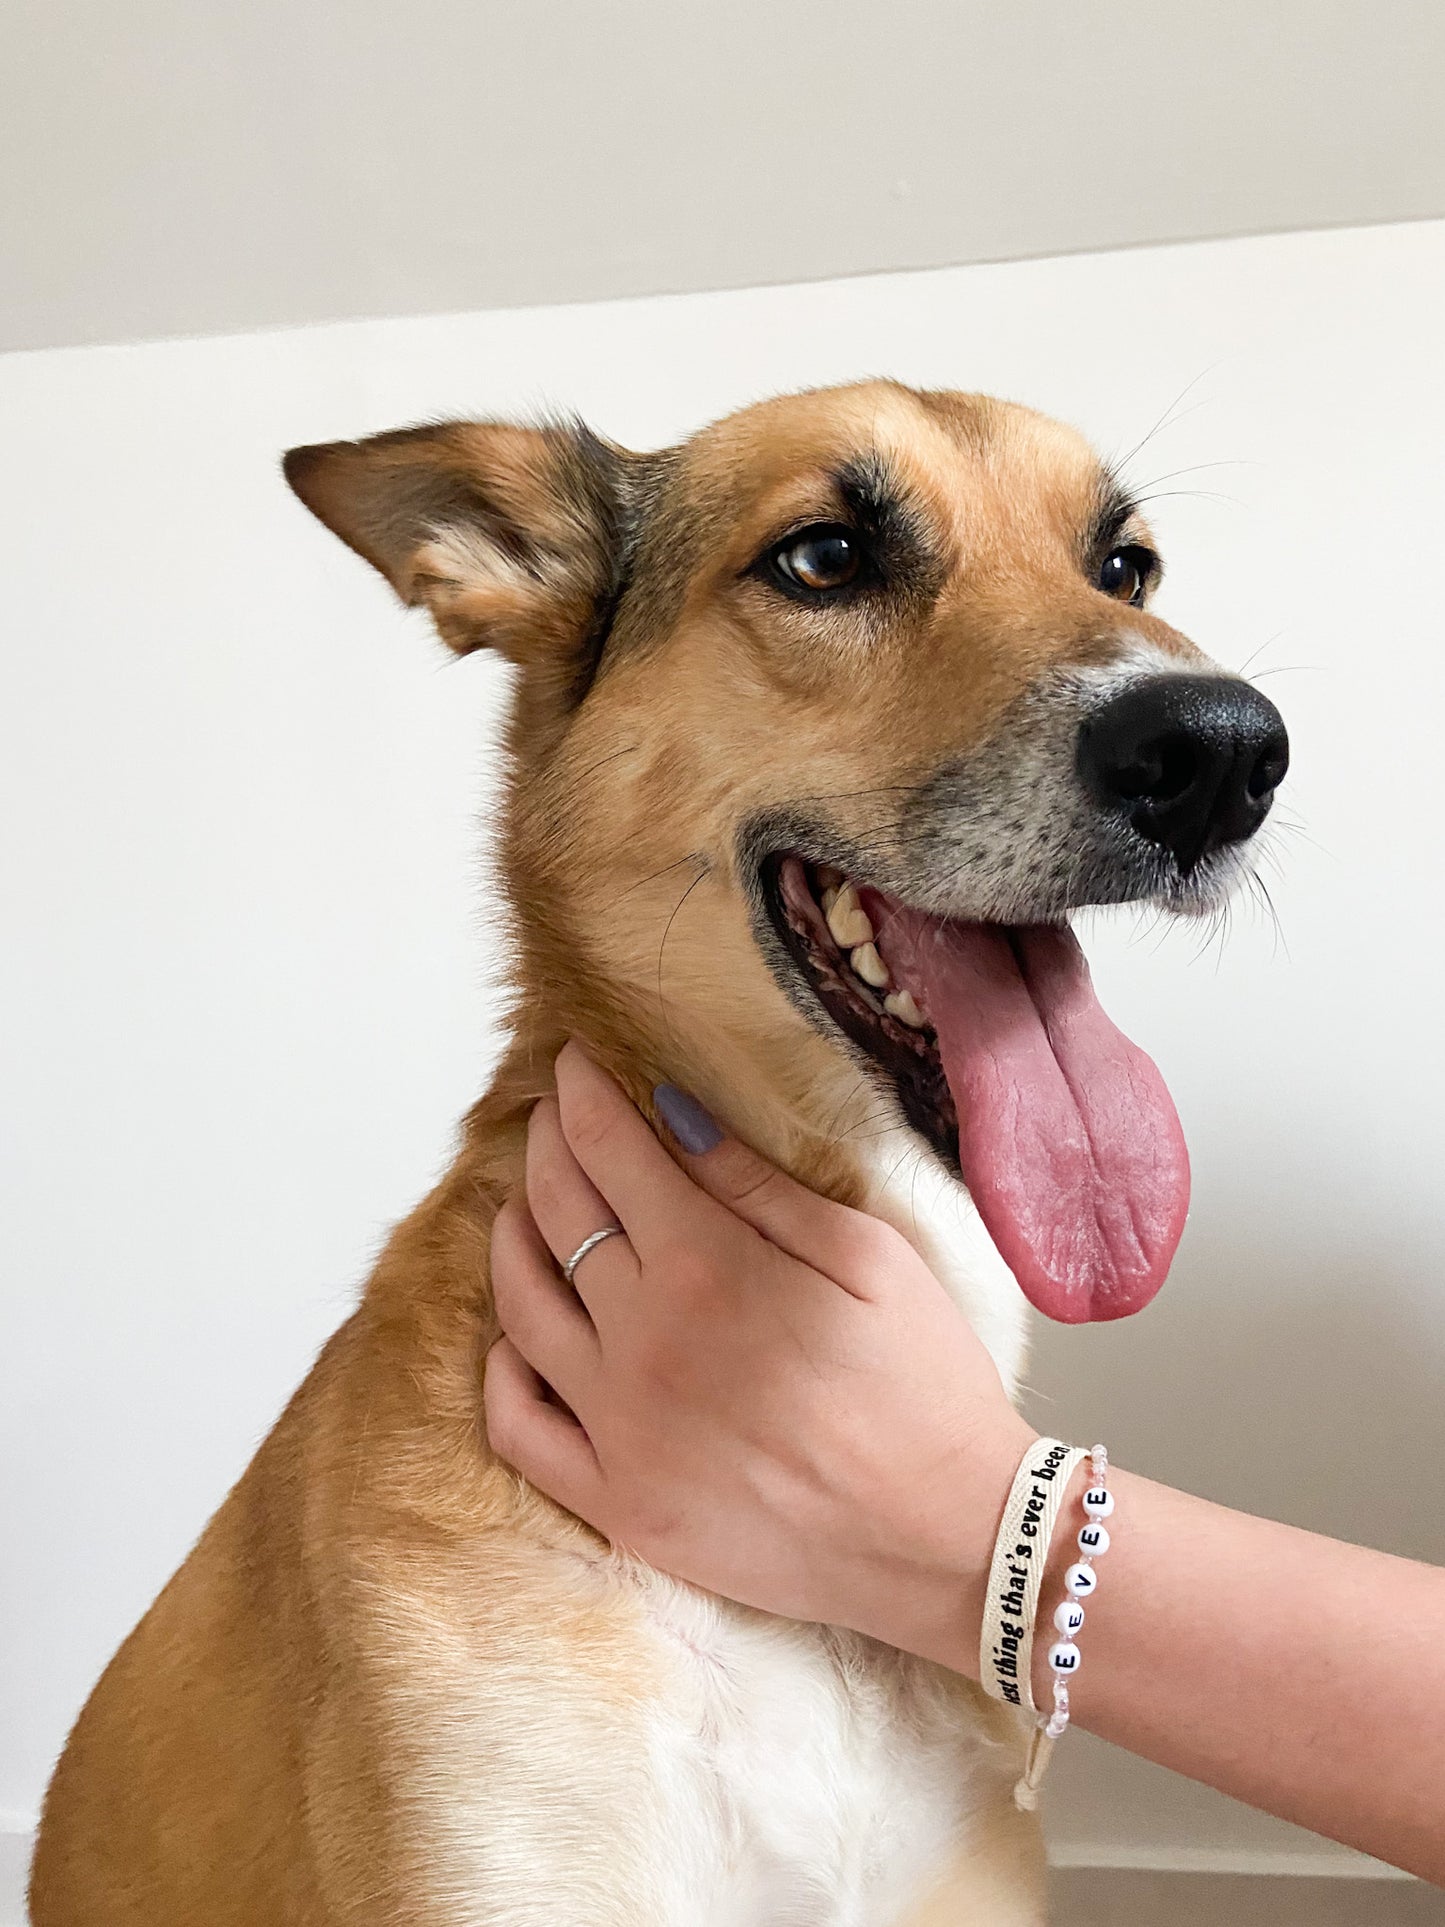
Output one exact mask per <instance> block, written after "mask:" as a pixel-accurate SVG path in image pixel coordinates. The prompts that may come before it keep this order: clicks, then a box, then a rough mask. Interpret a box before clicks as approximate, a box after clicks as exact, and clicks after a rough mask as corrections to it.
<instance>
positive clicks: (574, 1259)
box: [562, 1224, 622, 1285]
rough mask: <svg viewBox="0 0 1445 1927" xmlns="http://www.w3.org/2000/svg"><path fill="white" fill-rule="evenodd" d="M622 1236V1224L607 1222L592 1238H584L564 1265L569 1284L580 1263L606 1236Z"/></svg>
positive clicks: (563, 1270)
mask: <svg viewBox="0 0 1445 1927" xmlns="http://www.w3.org/2000/svg"><path fill="white" fill-rule="evenodd" d="M621 1236H622V1226H621V1225H620V1224H605V1225H603V1227H602V1229H601V1230H600V1231H594V1232H593V1233H592V1236H591V1237H590V1238H584V1239H583V1240H582V1242H581V1244H580V1245H578V1247H577V1249H576V1250H575V1251H574V1252H573V1253H572V1256H571V1257H570V1258H569V1259H568V1260H567V1262H566V1264H565V1265H563V1267H562V1276H563V1277H564V1278H565V1279H566V1280H567V1283H568V1284H569V1285H570V1284H571V1282H572V1279H573V1277H574V1276H575V1274H576V1271H577V1267H578V1265H580V1264H581V1262H582V1260H583V1259H584V1258H585V1257H586V1256H587V1254H588V1252H589V1251H595V1250H596V1248H597V1246H598V1245H600V1244H601V1242H602V1240H603V1239H604V1238H620V1237H621Z"/></svg>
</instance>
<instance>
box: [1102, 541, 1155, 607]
mask: <svg viewBox="0 0 1445 1927" xmlns="http://www.w3.org/2000/svg"><path fill="white" fill-rule="evenodd" d="M1154 567H1155V562H1154V556H1153V554H1152V552H1151V551H1150V550H1149V549H1146V548H1144V547H1143V546H1142V545H1141V544H1140V543H1138V542H1131V543H1129V545H1128V546H1127V547H1126V548H1122V549H1112V550H1111V551H1110V552H1109V554H1108V555H1106V556H1105V557H1104V560H1103V562H1102V563H1101V564H1100V565H1099V587H1100V588H1101V589H1102V590H1103V591H1104V594H1105V595H1106V596H1111V597H1112V598H1113V600H1114V601H1115V602H1131V603H1133V605H1134V607H1135V608H1136V609H1137V608H1138V607H1139V605H1140V603H1142V602H1143V600H1144V595H1145V591H1146V590H1147V589H1148V587H1149V578H1150V577H1151V576H1152V575H1153V573H1154Z"/></svg>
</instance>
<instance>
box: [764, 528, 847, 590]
mask: <svg viewBox="0 0 1445 1927" xmlns="http://www.w3.org/2000/svg"><path fill="white" fill-rule="evenodd" d="M770 560H771V562H772V565H773V569H774V571H775V572H776V573H777V574H778V575H779V576H781V577H782V580H783V586H784V587H785V588H790V589H793V590H795V591H796V590H798V589H804V590H806V591H808V593H809V594H812V595H821V594H824V593H826V592H827V591H828V590H829V589H846V588H847V587H848V585H849V583H851V582H856V581H857V579H858V576H859V573H860V572H861V570H862V567H863V546H862V543H861V542H860V541H859V539H858V537H857V535H856V534H855V533H854V532H853V530H852V529H845V528H843V527H842V526H841V525H840V524H834V523H824V524H822V525H821V526H819V527H818V528H814V529H804V530H803V531H802V532H801V533H800V534H798V535H790V536H789V537H788V539H787V540H786V541H785V542H780V543H779V544H778V546H777V548H775V549H774V550H773V553H772V556H771V558H770Z"/></svg>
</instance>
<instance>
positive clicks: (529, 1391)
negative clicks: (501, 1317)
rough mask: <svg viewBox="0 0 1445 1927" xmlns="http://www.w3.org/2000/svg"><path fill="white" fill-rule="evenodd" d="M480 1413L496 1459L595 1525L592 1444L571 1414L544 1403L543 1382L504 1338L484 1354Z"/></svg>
mask: <svg viewBox="0 0 1445 1927" xmlns="http://www.w3.org/2000/svg"><path fill="white" fill-rule="evenodd" d="M482 1407H483V1410H484V1411H485V1413H486V1419H487V1438H488V1440H489V1441H490V1443H491V1447H492V1450H493V1451H494V1452H495V1453H496V1454H497V1456H498V1457H499V1458H503V1459H505V1460H506V1461H507V1463H508V1464H509V1465H511V1466H515V1468H516V1469H517V1471H518V1472H520V1473H521V1475H522V1477H523V1478H524V1479H530V1480H531V1482H532V1484H533V1485H535V1486H539V1487H540V1488H541V1489H542V1491H543V1492H545V1493H547V1494H548V1495H549V1497H551V1498H553V1499H555V1500H556V1501H557V1502H558V1504H559V1505H564V1506H566V1507H567V1509H568V1511H569V1512H575V1513H576V1514H577V1515H578V1517H579V1518H582V1519H586V1520H587V1521H588V1523H589V1524H592V1525H596V1524H597V1522H598V1520H599V1518H600V1516H601V1512H602V1503H603V1498H604V1488H603V1482H602V1470H601V1467H600V1466H599V1465H598V1463H597V1455H596V1453H595V1452H594V1451H593V1450H592V1442H591V1440H590V1439H589V1438H588V1436H587V1434H586V1433H585V1432H584V1431H583V1429H582V1427H581V1426H580V1425H579V1424H578V1423H577V1420H576V1419H575V1418H573V1416H572V1414H571V1413H570V1412H564V1411H563V1410H562V1408H561V1406H560V1405H556V1404H554V1403H553V1402H552V1400H551V1399H550V1398H548V1396H547V1387H546V1384H545V1382H544V1381H543V1380H542V1379H541V1378H539V1377H538V1376H537V1374H536V1372H534V1371H533V1369H532V1367H531V1366H530V1365H529V1364H528V1363H527V1361H526V1359H525V1358H524V1357H523V1356H522V1354H521V1353H520V1352H519V1351H518V1350H517V1348H516V1346H515V1345H514V1344H513V1343H512V1342H511V1340H510V1339H509V1338H499V1339H498V1340H497V1342H496V1344H495V1345H493V1347H492V1349H491V1350H490V1351H489V1352H488V1353H487V1362H486V1366H485V1370H484V1376H483V1379H482ZM599 1529H600V1528H599Z"/></svg>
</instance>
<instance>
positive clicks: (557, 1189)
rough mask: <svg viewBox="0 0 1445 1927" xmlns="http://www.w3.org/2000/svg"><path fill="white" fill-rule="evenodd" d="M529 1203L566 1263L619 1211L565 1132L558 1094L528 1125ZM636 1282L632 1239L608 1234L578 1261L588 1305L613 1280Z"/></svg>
mask: <svg viewBox="0 0 1445 1927" xmlns="http://www.w3.org/2000/svg"><path fill="white" fill-rule="evenodd" d="M527 1208H528V1210H529V1211H530V1212H531V1214H532V1220H533V1223H534V1224H535V1225H536V1227H537V1230H538V1231H539V1232H540V1233H541V1234H542V1237H543V1238H544V1239H545V1240H546V1242H547V1246H548V1248H549V1249H550V1251H551V1253H552V1256H553V1257H554V1258H555V1259H556V1260H557V1263H558V1264H559V1265H565V1264H566V1263H567V1262H568V1260H569V1259H570V1258H571V1257H572V1255H573V1253H574V1252H575V1251H577V1250H578V1248H579V1247H580V1246H581V1244H582V1243H583V1241H584V1240H585V1239H587V1238H590V1237H591V1236H592V1234H593V1232H594V1231H600V1230H601V1229H602V1227H603V1226H604V1225H609V1224H616V1223H617V1216H616V1213H615V1212H614V1211H613V1209H612V1206H611V1205H610V1204H609V1203H608V1202H607V1200H606V1198H604V1197H603V1195H602V1193H601V1192H600V1191H599V1190H598V1189H597V1187H596V1185H595V1184H594V1183H593V1182H592V1180H591V1178H589V1177H588V1175H587V1173H586V1172H585V1171H584V1170H583V1169H582V1166H581V1165H580V1164H579V1163H578V1162H577V1159H576V1157H575V1155H574V1154H573V1151H572V1147H571V1145H570V1144H568V1142H567V1140H566V1138H565V1137H564V1136H563V1133H562V1116H561V1112H560V1111H559V1109H558V1107H557V1100H556V1098H555V1097H544V1098H543V1099H542V1100H541V1102H540V1103H539V1104H538V1105H537V1107H536V1109H535V1110H534V1111H533V1112H532V1116H531V1120H530V1122H529V1123H528V1126H527ZM636 1283H637V1254H636V1253H635V1252H634V1251H633V1249H632V1245H631V1243H630V1242H629V1240H628V1239H627V1238H626V1237H625V1236H624V1237H621V1238H608V1239H606V1240H604V1242H603V1243H601V1244H599V1245H596V1246H594V1247H593V1249H592V1250H591V1251H589V1252H588V1253H587V1256H586V1257H585V1258H584V1259H583V1260H582V1262H581V1263H580V1264H579V1265H578V1267H577V1270H576V1272H575V1274H574V1275H573V1279H572V1289H574V1290H575V1291H576V1293H577V1295H578V1297H579V1298H581V1300H582V1302H583V1304H584V1305H587V1306H588V1307H589V1308H590V1307H591V1306H592V1305H594V1304H596V1303H597V1302H598V1294H599V1293H602V1292H606V1291H608V1290H610V1289H611V1288H612V1287H613V1286H621V1287H623V1288H624V1289H626V1288H630V1287H633V1286H635V1285H636Z"/></svg>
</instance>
